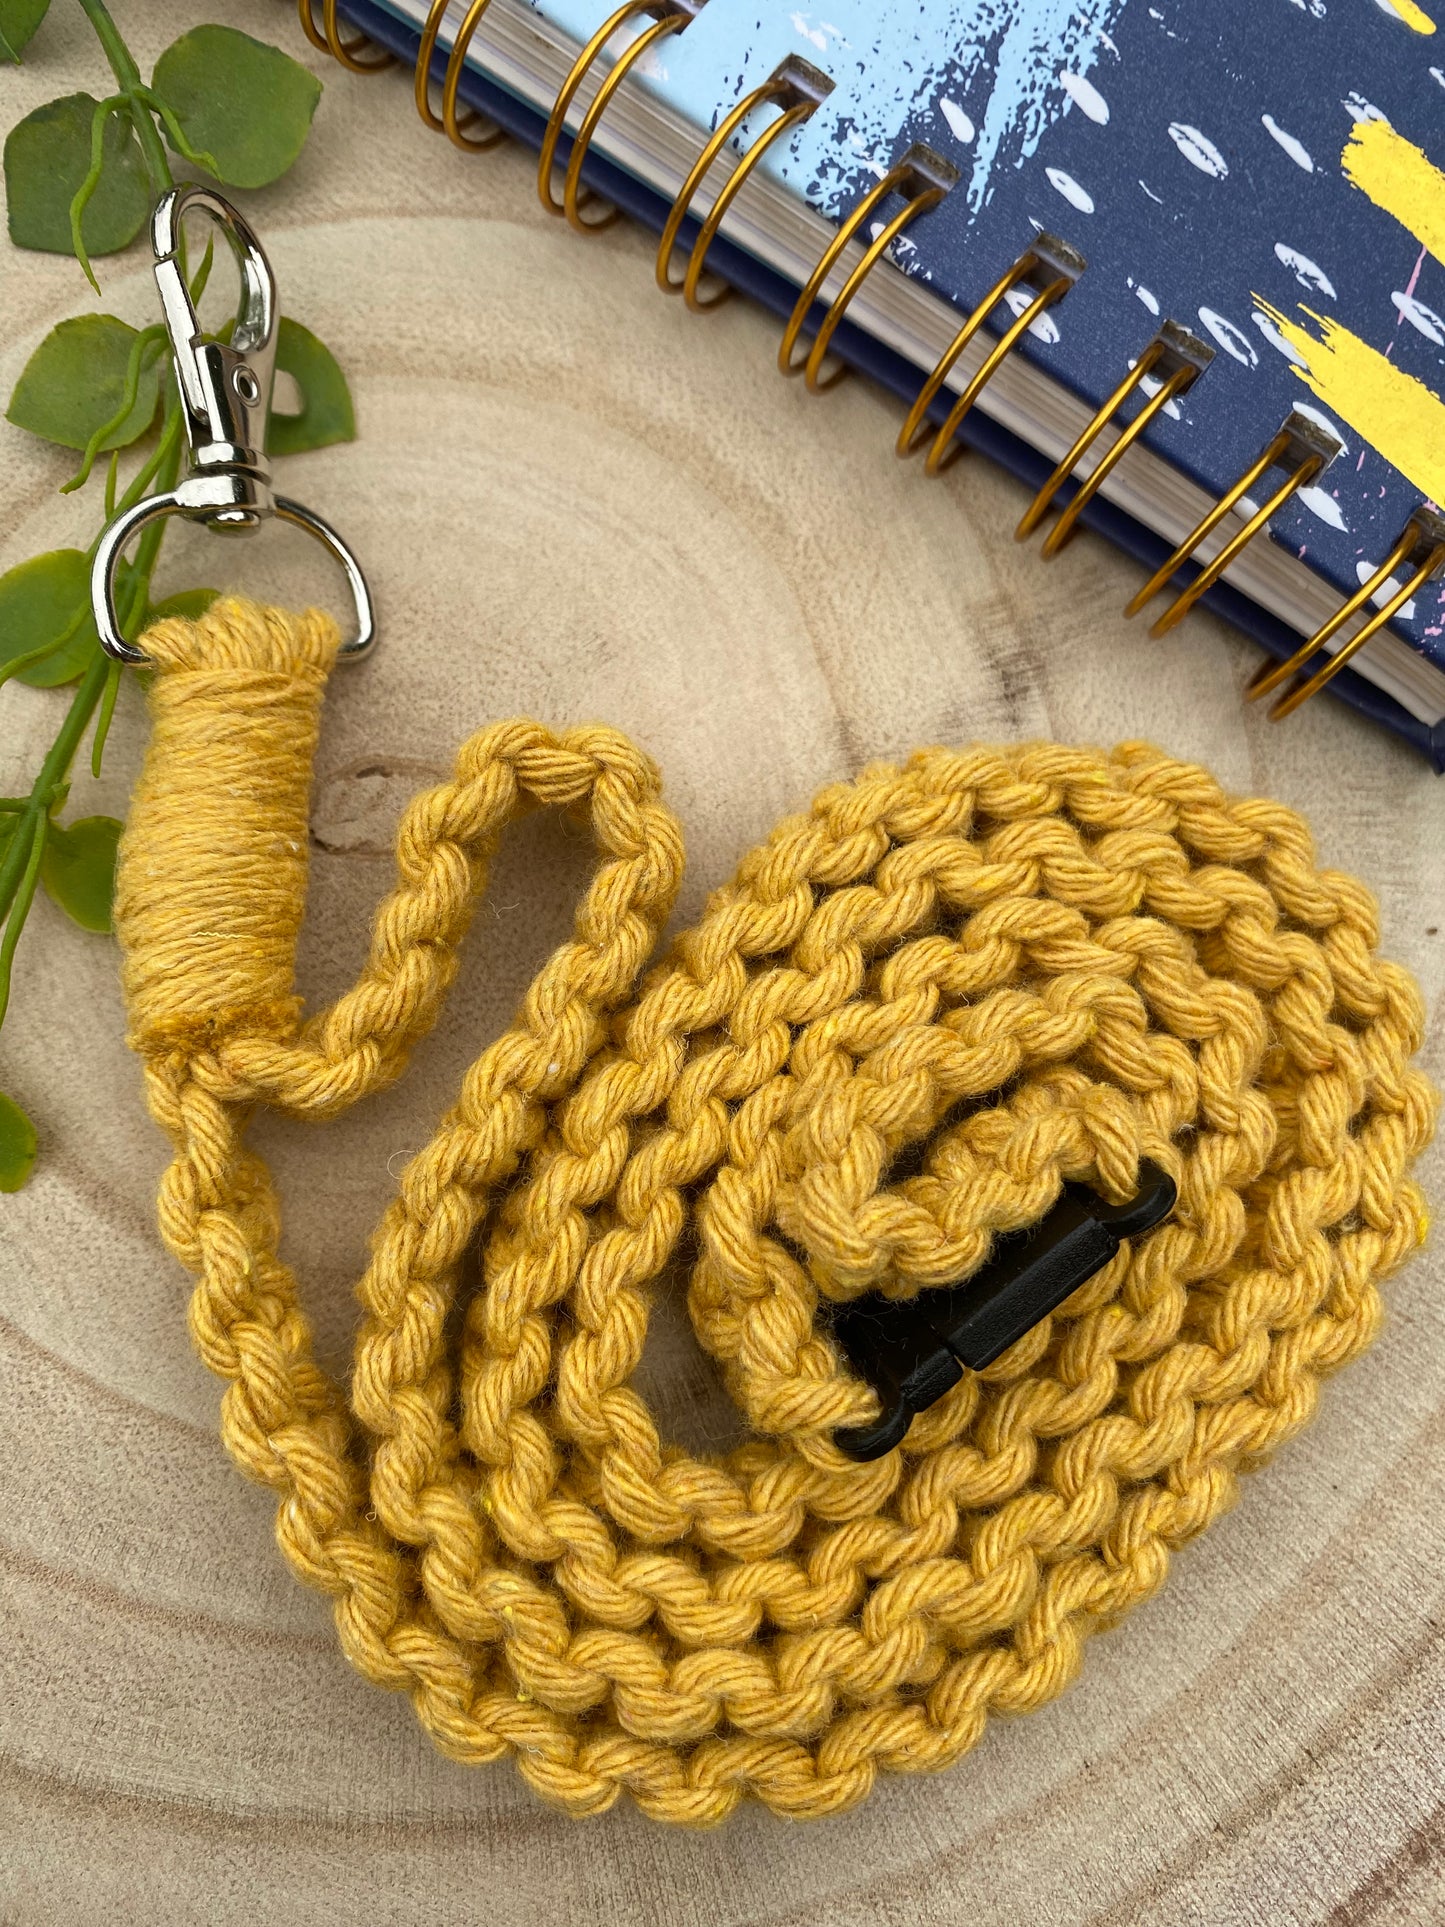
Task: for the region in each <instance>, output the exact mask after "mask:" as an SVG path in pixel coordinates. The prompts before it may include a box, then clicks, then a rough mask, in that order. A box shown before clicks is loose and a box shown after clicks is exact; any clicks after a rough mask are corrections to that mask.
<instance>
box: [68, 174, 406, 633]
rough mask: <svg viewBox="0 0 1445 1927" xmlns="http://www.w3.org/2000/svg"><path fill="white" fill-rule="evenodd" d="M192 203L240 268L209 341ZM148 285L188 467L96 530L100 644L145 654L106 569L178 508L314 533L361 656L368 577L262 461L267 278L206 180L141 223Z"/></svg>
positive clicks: (199, 518)
mask: <svg viewBox="0 0 1445 1927" xmlns="http://www.w3.org/2000/svg"><path fill="white" fill-rule="evenodd" d="M191 209H196V210H199V211H201V212H203V213H205V214H208V215H209V216H210V217H211V219H212V220H213V221H214V222H215V224H216V226H217V227H218V228H219V229H220V230H221V233H222V234H223V235H224V236H225V238H226V240H227V241H228V242H229V243H230V246H231V251H232V253H233V254H234V255H235V257H236V263H237V266H238V267H239V268H240V271H241V301H240V306H239V308H238V309H237V313H236V320H235V325H234V327H233V328H232V330H231V338H230V340H229V341H208V340H206V339H205V337H204V335H203V334H202V332H201V325H200V322H199V321H198V320H197V318H196V309H195V303H194V302H193V301H192V299H191V291H190V289H189V288H188V287H187V285H186V277H185V274H184V272H183V270H182V266H181V219H182V216H183V215H185V214H186V213H187V212H188V211H190V210H191ZM151 243H152V246H153V248H154V250H155V257H156V260H155V276H156V286H157V288H158V289H159V290H160V297H161V307H162V309H163V311H164V313H165V322H166V333H167V334H168V335H169V336H170V343H171V357H172V360H173V362H174V364H175V372H176V383H177V386H178V388H179V389H180V397H181V408H182V410H183V416H184V425H185V434H186V446H187V449H188V452H189V456H190V460H189V463H188V465H187V472H186V473H185V475H183V476H182V478H181V480H180V481H179V482H178V483H177V484H176V486H175V488H173V489H171V490H169V491H167V492H166V493H165V494H162V495H150V496H147V497H146V498H145V499H144V500H142V501H139V502H137V503H136V504H135V506H134V507H133V508H130V509H127V510H125V512H124V513H123V514H121V515H118V516H117V517H116V519H115V520H114V521H113V522H112V523H111V524H110V526H109V527H108V528H107V529H106V531H105V533H104V535H102V537H101V539H100V545H99V547H98V548H97V549H96V552H95V560H94V562H93V563H92V565H91V574H90V594H91V603H92V606H93V608H94V612H95V626H96V628H97V630H98V631H99V633H100V642H101V647H102V648H103V649H104V650H105V652H106V654H107V655H110V656H114V657H115V658H116V660H117V661H119V662H131V663H144V662H145V661H146V656H145V652H144V651H143V650H140V649H137V648H135V647H134V646H133V645H132V644H131V643H128V642H127V641H126V640H125V638H124V637H123V636H122V635H121V633H120V624H119V621H118V619H117V616H116V609H115V568H116V563H117V562H118V561H119V559H120V556H121V552H122V551H123V550H124V548H125V545H126V544H127V542H129V540H130V538H131V537H132V536H133V535H135V534H136V533H137V532H138V531H139V530H140V529H142V528H144V527H145V526H146V524H147V523H149V522H156V521H159V520H160V519H161V518H162V517H163V516H167V515H183V516H185V517H186V518H187V519H188V520H189V521H193V522H201V523H204V525H205V526H206V527H207V528H208V529H214V530H216V531H217V533H218V534H222V535H228V534H240V535H247V534H250V533H251V532H252V531H254V530H255V529H258V528H259V527H260V526H261V524H262V522H263V521H265V520H267V518H268V517H270V516H273V515H275V516H279V517H280V519H281V520H282V521H283V522H294V523H295V524H296V526H297V527H298V528H302V529H305V530H306V532H307V533H308V534H309V535H314V536H315V538H316V539H317V541H318V542H320V543H321V545H322V546H323V547H324V548H325V549H326V550H328V551H329V553H330V554H331V555H332V556H333V557H334V558H335V560H336V561H337V562H339V563H340V565H341V568H342V570H343V571H344V573H345V575H346V579H347V582H348V584H349V585H350V588H351V593H352V598H353V600H354V601H355V604H356V617H357V634H356V636H355V637H354V638H353V640H352V641H350V642H348V643H344V644H343V645H342V649H341V654H342V655H343V656H344V657H347V658H349V659H355V658H356V657H357V656H361V655H364V654H365V653H366V651H367V650H368V649H369V648H370V647H371V645H372V643H373V641H374V640H375V637H376V626H375V621H374V619H373V616H372V609H371V596H370V592H369V591H368V589H367V586H366V578H365V576H363V574H362V572H361V567H360V565H359V563H358V562H357V560H356V558H355V556H353V555H352V553H351V551H350V549H348V548H347V546H346V544H345V543H344V542H343V541H342V540H341V537H340V536H339V535H338V534H337V533H336V531H335V530H334V529H333V528H331V527H330V526H329V524H328V523H326V522H323V521H322V520H321V517H320V516H319V515H313V514H312V512H311V510H310V509H306V508H302V506H301V505H300V503H299V502H292V501H289V500H288V499H287V498H286V497H285V496H284V495H276V494H273V493H272V489H271V469H270V465H269V463H268V462H267V460H266V423H267V419H268V417H269V415H270V413H271V386H272V382H273V380H274V378H275V373H276V327H277V311H276V278H275V276H274V275H273V274H272V272H271V264H270V262H269V261H268V260H267V259H266V255H265V251H264V250H263V248H262V246H261V243H260V242H259V241H258V240H257V238H256V234H255V231H254V229H253V228H252V227H251V225H250V223H249V222H248V221H247V220H246V219H245V218H244V217H243V216H242V215H240V214H238V213H237V212H236V210H235V208H233V207H232V206H231V204H230V202H229V201H227V200H225V199H223V197H222V196H221V195H219V194H216V193H214V192H213V191H212V190H211V189H210V188H207V187H200V186H197V185H189V186H185V187H176V188H172V189H171V190H170V191H169V192H168V193H166V194H163V195H162V196H161V199H160V200H159V201H158V202H157V204H156V210H155V214H154V216H153V217H152V220H151Z"/></svg>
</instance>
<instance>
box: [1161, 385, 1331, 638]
mask: <svg viewBox="0 0 1445 1927" xmlns="http://www.w3.org/2000/svg"><path fill="white" fill-rule="evenodd" d="M1342 446H1343V444H1342V443H1341V442H1340V441H1339V440H1338V439H1337V438H1336V437H1335V436H1333V435H1331V434H1330V433H1329V431H1328V430H1327V429H1324V428H1321V427H1320V425H1319V423H1318V422H1313V421H1311V420H1310V418H1309V416H1308V415H1301V414H1299V413H1298V412H1297V411H1294V410H1292V411H1291V412H1290V414H1289V415H1288V417H1287V418H1286V420H1285V423H1284V426H1283V427H1282V428H1281V429H1280V431H1279V433H1278V434H1277V435H1276V436H1275V437H1274V439H1273V440H1272V441H1271V442H1270V443H1269V444H1268V445H1267V446H1266V447H1265V448H1263V449H1262V450H1261V451H1260V453H1259V455H1258V457H1257V458H1256V459H1255V460H1254V461H1253V462H1251V463H1250V465H1249V467H1248V468H1247V469H1246V470H1245V471H1244V473H1243V474H1242V475H1241V476H1240V478H1239V480H1238V481H1237V482H1236V483H1235V484H1234V485H1233V487H1232V488H1229V489H1226V490H1225V492H1224V494H1223V495H1221V496H1220V498H1219V500H1218V501H1217V502H1216V503H1215V504H1214V507H1213V508H1212V509H1210V511H1209V513H1208V514H1207V515H1206V516H1205V517H1204V519H1203V520H1202V521H1201V522H1200V523H1199V524H1198V526H1197V527H1195V528H1194V529H1192V530H1191V531H1190V533H1189V534H1188V535H1186V536H1185V538H1184V540H1183V541H1182V542H1181V543H1180V544H1179V547H1178V548H1177V549H1176V550H1175V551H1174V553H1173V554H1172V555H1171V556H1170V557H1169V559H1168V560H1167V561H1166V562H1161V563H1160V565H1159V567H1158V568H1157V569H1156V570H1155V571H1154V573H1153V575H1151V576H1150V578H1149V580H1148V581H1147V582H1146V583H1145V584H1144V586H1143V588H1142V589H1140V591H1139V592H1138V594H1137V595H1135V596H1133V597H1132V598H1131V599H1130V601H1129V602H1128V604H1127V605H1126V607H1125V609H1124V614H1125V615H1126V616H1137V615H1138V613H1139V611H1140V610H1141V609H1142V608H1144V606H1145V605H1146V604H1147V603H1149V602H1151V601H1152V600H1153V599H1154V597H1155V596H1156V595H1157V594H1158V592H1159V591H1160V589H1162V588H1163V587H1164V585H1165V583H1166V582H1168V581H1169V579H1170V577H1171V576H1172V575H1173V574H1174V572H1175V570H1176V569H1178V568H1179V567H1180V566H1181V565H1182V564H1183V563H1185V562H1187V561H1188V560H1189V558H1190V556H1191V555H1193V553H1194V551H1195V550H1196V549H1197V548H1198V547H1199V545H1200V543H1201V542H1203V541H1205V540H1206V538H1207V537H1208V536H1209V535H1210V534H1212V533H1213V531H1214V530H1215V529H1217V528H1218V527H1219V525H1220V523H1221V522H1222V521H1223V520H1224V519H1225V517H1226V516H1227V515H1228V514H1229V513H1230V511H1231V510H1232V509H1233V508H1234V507H1235V505H1236V504H1237V503H1239V502H1241V501H1242V500H1243V499H1244V497H1245V496H1246V495H1248V493H1249V491H1250V490H1251V489H1252V488H1253V487H1254V485H1255V483H1256V482H1257V481H1258V480H1259V478H1260V476H1261V475H1265V474H1267V473H1268V472H1269V470H1270V469H1272V468H1283V469H1284V470H1285V471H1286V473H1285V479H1284V480H1283V481H1282V482H1281V483H1280V485H1279V487H1278V488H1276V489H1275V491H1274V493H1273V494H1272V495H1271V496H1269V498H1268V499H1267V500H1266V501H1265V502H1263V503H1262V504H1261V505H1260V507H1259V508H1257V509H1255V510H1254V512H1253V513H1252V514H1251V516H1250V518H1249V520H1248V521H1247V522H1246V523H1245V524H1244V526H1243V528H1240V529H1236V530H1235V532H1234V534H1233V535H1232V536H1231V537H1230V538H1229V540H1228V541H1227V542H1226V543H1225V544H1224V547H1223V548H1222V549H1221V550H1220V551H1219V553H1218V555H1216V556H1215V557H1214V559H1213V561H1211V562H1207V563H1206V564H1205V565H1204V567H1203V568H1201V569H1200V571H1199V574H1198V575H1197V576H1195V578H1194V580H1193V581H1192V582H1190V583H1188V584H1186V586H1185V587H1184V588H1183V589H1181V590H1180V592H1179V594H1178V595H1177V596H1175V598H1174V600H1173V601H1172V602H1171V603H1170V604H1169V606H1168V608H1167V609H1166V610H1165V611H1164V613H1163V615H1162V616H1160V617H1159V619H1158V621H1157V622H1155V623H1154V624H1153V626H1152V627H1151V629H1150V631H1149V633H1150V635H1151V636H1162V635H1165V634H1167V632H1168V631H1169V630H1170V629H1172V628H1174V627H1175V625H1176V624H1177V623H1180V622H1182V621H1183V620H1184V618H1185V616H1187V615H1188V613H1189V611H1190V610H1191V609H1192V608H1193V607H1194V605H1195V603H1196V602H1197V601H1198V600H1199V598H1200V597H1201V596H1202V595H1203V594H1205V592H1206V591H1207V590H1209V589H1212V588H1213V587H1214V584H1215V583H1216V582H1217V581H1218V580H1219V578H1220V577H1221V576H1222V575H1223V574H1224V572H1225V570H1226V569H1227V568H1228V567H1229V565H1230V563H1231V562H1233V561H1234V559H1235V557H1236V556H1237V555H1239V554H1241V553H1242V552H1243V550H1244V549H1246V548H1247V547H1248V546H1249V544H1250V543H1251V542H1252V541H1253V540H1254V538H1255V536H1256V535H1258V534H1259V532H1260V530H1261V529H1262V528H1263V527H1264V526H1265V524H1266V523H1267V522H1268V520H1269V518H1270V517H1271V516H1272V515H1275V514H1277V513H1278V511H1279V510H1280V509H1281V508H1283V507H1284V505H1285V503H1286V502H1287V501H1288V500H1289V498H1290V497H1291V496H1292V495H1293V494H1295V493H1296V491H1297V490H1299V489H1302V488H1306V487H1308V486H1309V484H1310V483H1311V482H1313V481H1315V480H1316V478H1317V477H1318V476H1320V475H1322V474H1323V473H1324V471H1325V469H1327V468H1328V467H1329V465H1330V463H1331V462H1332V461H1333V460H1334V459H1335V457H1336V455H1338V454H1339V452H1340V450H1341V448H1342Z"/></svg>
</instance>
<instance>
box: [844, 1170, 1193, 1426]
mask: <svg viewBox="0 0 1445 1927" xmlns="http://www.w3.org/2000/svg"><path fill="white" fill-rule="evenodd" d="M1177 1197H1178V1192H1177V1190H1176V1188H1175V1184H1174V1180H1173V1178H1171V1177H1170V1176H1169V1174H1168V1173H1167V1172H1166V1171H1161V1170H1160V1168H1159V1166H1158V1165H1157V1164H1154V1163H1151V1162H1150V1161H1149V1159H1147V1158H1145V1159H1143V1160H1142V1161H1141V1162H1140V1165H1139V1189H1138V1192H1137V1193H1136V1194H1135V1196H1134V1197H1132V1198H1131V1199H1129V1200H1128V1201H1127V1202H1126V1203H1124V1204H1109V1203H1108V1202H1107V1201H1106V1200H1105V1199H1103V1198H1101V1197H1099V1196H1098V1195H1097V1193H1095V1192H1093V1191H1090V1190H1088V1189H1087V1188H1086V1187H1085V1186H1083V1185H1078V1184H1069V1185H1066V1186H1065V1187H1064V1195H1063V1196H1062V1197H1061V1198H1060V1199H1059V1202H1058V1203H1057V1204H1056V1205H1055V1206H1054V1208H1053V1210H1052V1211H1050V1212H1049V1214H1048V1216H1047V1217H1045V1218H1041V1219H1040V1220H1039V1222H1038V1223H1037V1224H1036V1225H1035V1226H1034V1227H1033V1229H1032V1230H1031V1231H1026V1232H1021V1233H1016V1234H1014V1235H1013V1236H1011V1237H1006V1238H1001V1239H1000V1240H999V1243H998V1247H997V1249H996V1251H995V1253H994V1256H993V1257H992V1258H991V1259H990V1260H989V1262H988V1263H987V1264H986V1265H984V1266H983V1268H982V1269H981V1270H979V1271H976V1272H975V1273H974V1274H973V1276H972V1277H971V1278H968V1279H965V1280H964V1282H963V1283H962V1284H961V1285H955V1286H953V1287H952V1288H951V1289H950V1290H946V1291H925V1292H923V1293H921V1294H920V1296H919V1297H917V1298H913V1299H909V1300H906V1301H902V1300H898V1299H893V1298H884V1297H883V1296H881V1294H879V1293H877V1292H870V1293H869V1295H868V1296H867V1297H866V1298H858V1299H855V1300H854V1301H853V1303H852V1304H849V1305H844V1306H843V1307H841V1309H840V1310H839V1311H838V1312H837V1314H836V1316H835V1318H834V1321H833V1336H834V1338H836V1339H837V1341H838V1343H839V1345H840V1346H841V1347H842V1348H843V1351H844V1352H845V1354H846V1355H847V1359H848V1363H849V1364H850V1365H851V1366H852V1367H853V1370H854V1371H855V1372H856V1373H857V1374H858V1376H859V1377H860V1378H865V1379H867V1381H868V1383H869V1384H870V1385H871V1386H872V1387H873V1389H874V1391H875V1392H876V1393H877V1394H878V1397H879V1400H880V1402H881V1404H882V1407H883V1409H882V1411H881V1413H880V1414H879V1416H878V1419H877V1421H876V1423H874V1424H872V1425H857V1426H846V1427H843V1428H840V1430H838V1431H836V1432H835V1433H834V1434H833V1440H834V1443H835V1444H836V1445H837V1446H838V1447H839V1449H840V1450H841V1451H843V1452H846V1453H847V1455H848V1457H849V1458H850V1459H858V1460H867V1459H881V1458H882V1456H883V1454H884V1453H885V1452H891V1451H892V1450H893V1448H894V1446H895V1445H897V1444H898V1443H899V1442H900V1441H901V1440H902V1438H903V1437H904V1435H905V1433H906V1432H907V1430H908V1428H909V1426H910V1425H911V1424H912V1423H913V1419H914V1415H915V1414H916V1413H918V1412H922V1411H926V1410H927V1408H928V1407H929V1406H930V1405H933V1404H936V1403H937V1401H938V1400H939V1399H941V1398H942V1397H943V1395H944V1393H945V1392H946V1391H948V1390H949V1389H950V1388H951V1387H952V1386H954V1385H956V1384H957V1383H958V1381H959V1379H960V1378H962V1376H963V1371H964V1367H965V1366H967V1367H968V1368H969V1369H970V1370H971V1371H975V1372H978V1371H982V1370H983V1368H984V1366H985V1365H991V1364H992V1363H993V1361H994V1359H996V1358H997V1357H998V1355H999V1353H1000V1352H1003V1351H1007V1349H1008V1347H1009V1346H1010V1345H1012V1344H1013V1342H1014V1340H1015V1339H1017V1338H1022V1337H1023V1335H1024V1333H1025V1332H1026V1331H1028V1330H1030V1329H1031V1328H1032V1327H1033V1326H1034V1325H1037V1324H1038V1322H1039V1320H1040V1319H1041V1318H1046V1317H1047V1316H1048V1314H1049V1313H1050V1312H1051V1311H1053V1309H1054V1308H1055V1306H1057V1305H1061V1304H1062V1303H1063V1302H1064V1300H1065V1299H1066V1298H1067V1297H1068V1296H1069V1295H1070V1293H1071V1292H1075V1291H1077V1290H1078V1289H1079V1286H1080V1285H1082V1284H1086V1283H1087V1282H1088V1280H1089V1279H1090V1278H1092V1277H1093V1275H1094V1273H1095V1272H1096V1271H1100V1270H1102V1269H1103V1267H1104V1266H1105V1265H1106V1264H1108V1262H1109V1260H1110V1259H1111V1258H1112V1257H1113V1256H1114V1254H1115V1253H1116V1252H1117V1251H1118V1249H1119V1247H1120V1245H1121V1244H1122V1243H1123V1241H1124V1240H1125V1239H1126V1238H1136V1237H1138V1236H1139V1235H1140V1234H1141V1233H1143V1232H1145V1231H1152V1230H1153V1229H1154V1226H1155V1225H1156V1224H1159V1223H1160V1222H1161V1221H1162V1220H1163V1219H1165V1218H1167V1217H1168V1216H1169V1213H1170V1212H1171V1211H1172V1210H1173V1209H1174V1205H1175V1202H1176V1200H1177Z"/></svg>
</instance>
